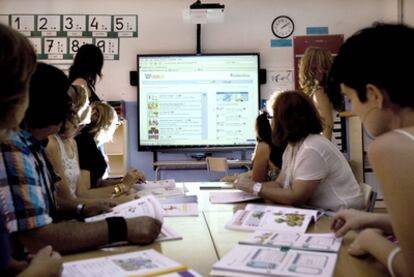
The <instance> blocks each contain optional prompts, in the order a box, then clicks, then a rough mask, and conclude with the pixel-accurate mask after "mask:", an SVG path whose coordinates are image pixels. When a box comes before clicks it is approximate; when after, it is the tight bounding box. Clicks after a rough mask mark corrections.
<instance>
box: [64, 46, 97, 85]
mask: <svg viewBox="0 0 414 277" xmlns="http://www.w3.org/2000/svg"><path fill="white" fill-rule="evenodd" d="M103 62H104V57H103V54H102V52H101V50H100V49H99V48H98V47H97V46H95V45H93V44H84V45H82V46H81V47H80V48H79V50H78V53H77V54H76V56H75V59H74V61H73V64H72V66H71V67H70V68H69V80H70V82H71V83H72V82H73V81H75V80H76V79H77V78H83V79H85V80H86V81H88V83H89V84H90V85H91V86H92V87H95V83H96V76H99V77H101V76H102V67H103Z"/></svg>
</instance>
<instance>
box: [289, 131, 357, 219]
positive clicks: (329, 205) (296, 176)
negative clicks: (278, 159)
mask: <svg viewBox="0 0 414 277" xmlns="http://www.w3.org/2000/svg"><path fill="white" fill-rule="evenodd" d="M292 151H294V153H293V154H292ZM282 172H283V173H284V174H283V176H284V180H283V186H284V188H290V187H291V185H292V182H293V180H305V181H306V180H308V181H311V180H312V181H313V180H320V184H319V187H318V188H317V189H316V191H315V192H314V194H313V195H312V196H311V197H310V198H309V200H308V203H307V205H310V206H313V207H316V208H322V209H324V210H331V211H337V210H339V209H340V208H355V209H363V208H364V196H363V193H362V191H361V188H360V186H359V184H358V183H357V181H356V179H355V177H354V174H353V173H352V171H351V168H350V166H349V164H348V162H347V161H346V159H345V158H344V156H343V154H342V153H341V152H339V150H338V149H337V148H336V146H335V145H334V144H332V142H330V141H329V140H327V139H326V138H325V137H323V136H321V135H309V136H308V137H307V138H306V139H305V140H304V141H303V142H302V143H298V144H297V145H296V147H292V145H290V144H289V145H288V146H287V147H286V150H285V152H284V153H283V165H282Z"/></svg>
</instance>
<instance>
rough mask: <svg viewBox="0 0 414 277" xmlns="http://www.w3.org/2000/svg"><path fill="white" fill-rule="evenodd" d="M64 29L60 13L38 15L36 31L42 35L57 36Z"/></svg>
mask: <svg viewBox="0 0 414 277" xmlns="http://www.w3.org/2000/svg"><path fill="white" fill-rule="evenodd" d="M61 30H62V28H61V26H60V15H37V16H36V32H37V34H38V35H40V36H42V37H56V36H58V34H60V31H61Z"/></svg>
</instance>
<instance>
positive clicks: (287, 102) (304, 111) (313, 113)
mask: <svg viewBox="0 0 414 277" xmlns="http://www.w3.org/2000/svg"><path fill="white" fill-rule="evenodd" d="M272 123H273V133H272V139H273V142H274V143H275V144H276V145H285V144H287V143H294V142H298V141H300V140H302V139H304V138H306V137H307V136H308V135H310V134H319V133H320V132H322V123H321V118H320V116H319V112H318V111H317V110H316V107H315V105H314V104H313V102H312V100H311V99H310V97H309V96H307V95H306V94H305V93H304V92H300V91H286V92H283V93H281V94H280V95H279V96H278V97H277V99H276V101H275V103H274V104H273V120H272Z"/></svg>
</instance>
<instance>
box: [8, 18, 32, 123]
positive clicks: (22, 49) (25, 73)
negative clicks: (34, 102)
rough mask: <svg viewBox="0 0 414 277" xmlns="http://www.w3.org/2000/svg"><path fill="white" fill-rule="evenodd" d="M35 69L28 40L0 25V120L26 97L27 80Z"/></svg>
mask: <svg viewBox="0 0 414 277" xmlns="http://www.w3.org/2000/svg"><path fill="white" fill-rule="evenodd" d="M35 68H36V53H35V51H34V49H33V47H32V45H31V44H30V42H29V40H28V39H27V38H25V37H24V36H23V35H22V34H20V33H19V32H17V31H15V30H13V29H11V28H9V27H7V26H5V25H3V24H0V87H1V88H0V119H1V120H2V121H3V120H6V118H7V117H8V116H9V115H10V113H13V111H15V109H16V106H17V105H19V104H20V103H21V99H22V98H23V97H26V94H27V88H28V84H29V80H30V77H31V75H32V74H33V71H34V70H35Z"/></svg>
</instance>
